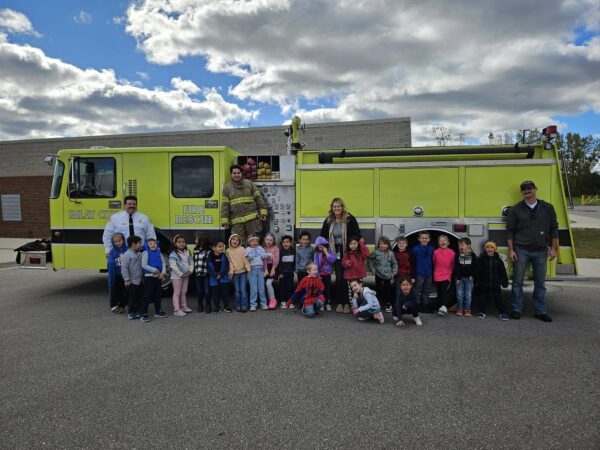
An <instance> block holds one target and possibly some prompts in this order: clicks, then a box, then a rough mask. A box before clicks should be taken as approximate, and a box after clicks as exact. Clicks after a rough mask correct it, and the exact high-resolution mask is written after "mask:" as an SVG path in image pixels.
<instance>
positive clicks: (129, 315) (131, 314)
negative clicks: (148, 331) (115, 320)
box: [127, 312, 135, 320]
mask: <svg viewBox="0 0 600 450" xmlns="http://www.w3.org/2000/svg"><path fill="white" fill-rule="evenodd" d="M134 319H135V313H134V312H128V313H127V320H134Z"/></svg>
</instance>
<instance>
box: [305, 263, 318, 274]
mask: <svg viewBox="0 0 600 450" xmlns="http://www.w3.org/2000/svg"><path fill="white" fill-rule="evenodd" d="M310 267H315V268H318V267H317V265H316V264H315V263H314V262H312V261H311V262H309V263H308V264H307V265H306V271H307V272H308V269H309V268H310Z"/></svg>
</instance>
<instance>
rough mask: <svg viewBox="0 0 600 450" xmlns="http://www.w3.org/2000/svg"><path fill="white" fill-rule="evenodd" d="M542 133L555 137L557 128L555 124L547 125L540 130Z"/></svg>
mask: <svg viewBox="0 0 600 450" xmlns="http://www.w3.org/2000/svg"><path fill="white" fill-rule="evenodd" d="M542 134H543V135H544V136H547V137H549V138H552V139H555V138H557V137H558V128H557V126H556V125H548V126H547V127H546V128H544V129H543V130H542Z"/></svg>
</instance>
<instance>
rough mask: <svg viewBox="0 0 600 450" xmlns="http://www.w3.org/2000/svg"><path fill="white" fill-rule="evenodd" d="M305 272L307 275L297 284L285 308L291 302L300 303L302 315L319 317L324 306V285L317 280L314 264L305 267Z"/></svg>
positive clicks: (316, 270)
mask: <svg viewBox="0 0 600 450" xmlns="http://www.w3.org/2000/svg"><path fill="white" fill-rule="evenodd" d="M306 271H307V272H308V275H307V276H305V277H304V278H303V279H302V281H301V282H300V283H298V286H297V287H296V290H295V291H294V293H293V294H292V297H291V298H290V299H289V300H288V301H287V306H288V308H289V306H290V305H291V304H292V302H297V301H300V303H301V304H302V312H303V313H304V315H305V316H306V317H314V316H317V315H319V310H321V309H322V308H323V305H324V304H325V285H324V284H323V281H322V280H321V279H320V278H319V269H318V268H317V265H316V264H315V263H314V262H311V263H308V264H307V265H306Z"/></svg>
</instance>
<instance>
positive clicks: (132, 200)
mask: <svg viewBox="0 0 600 450" xmlns="http://www.w3.org/2000/svg"><path fill="white" fill-rule="evenodd" d="M115 233H123V234H124V235H125V241H127V238H128V237H129V236H131V235H135V236H139V237H141V238H142V245H143V243H144V242H146V240H147V239H149V238H153V239H156V232H155V231H154V226H153V225H152V222H150V219H148V216H146V215H145V214H142V213H140V212H137V197H134V196H133V195H128V196H127V197H125V209H124V210H123V211H121V212H118V213H116V214H114V215H113V216H112V217H111V218H110V219H108V222H107V223H106V226H105V227H104V234H102V242H103V243H104V253H105V254H106V256H107V257H108V254H109V253H110V250H111V249H112V236H113V234H115Z"/></svg>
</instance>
